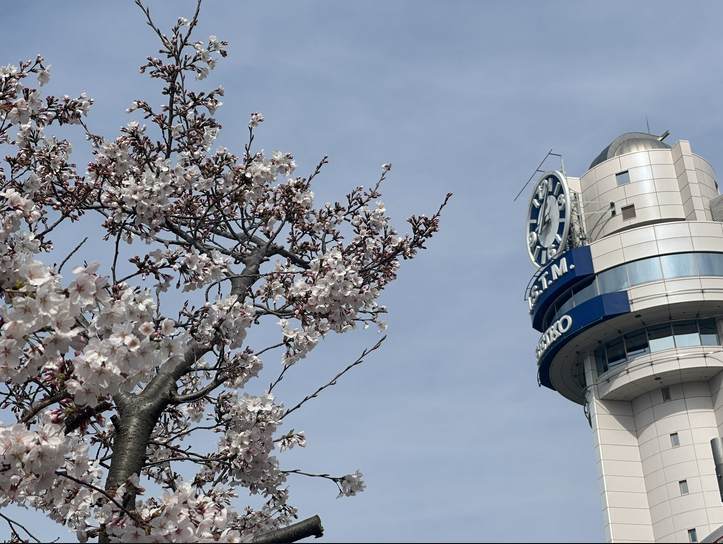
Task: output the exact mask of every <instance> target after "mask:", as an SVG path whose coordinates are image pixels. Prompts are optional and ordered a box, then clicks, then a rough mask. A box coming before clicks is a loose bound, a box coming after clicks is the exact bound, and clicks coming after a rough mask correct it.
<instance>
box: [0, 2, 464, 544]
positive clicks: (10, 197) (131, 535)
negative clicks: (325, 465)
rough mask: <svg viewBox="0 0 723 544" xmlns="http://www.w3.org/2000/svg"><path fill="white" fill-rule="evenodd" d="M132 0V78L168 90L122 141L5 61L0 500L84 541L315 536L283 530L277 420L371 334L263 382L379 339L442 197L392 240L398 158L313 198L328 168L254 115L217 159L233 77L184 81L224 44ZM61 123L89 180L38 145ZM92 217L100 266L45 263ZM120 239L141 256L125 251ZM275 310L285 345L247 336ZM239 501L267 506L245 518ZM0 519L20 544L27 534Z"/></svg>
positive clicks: (40, 74)
mask: <svg viewBox="0 0 723 544" xmlns="http://www.w3.org/2000/svg"><path fill="white" fill-rule="evenodd" d="M136 3H137V4H138V5H139V6H140V8H141V9H142V10H143V13H144V16H145V18H146V21H147V23H148V25H149V26H150V28H151V29H152V30H153V31H154V32H155V33H156V34H157V36H158V39H159V40H160V43H161V49H160V53H159V57H148V58H147V60H146V62H145V64H144V65H143V66H142V67H141V69H140V71H141V72H142V73H145V74H147V75H149V76H150V77H151V78H156V79H158V80H160V81H161V82H162V84H163V91H162V94H163V97H164V101H165V105H163V107H161V108H154V107H152V106H151V105H150V104H149V103H148V102H146V101H143V100H137V101H134V102H133V103H132V104H131V106H130V108H129V109H128V111H127V113H128V114H130V117H131V120H130V122H129V123H128V124H127V125H126V126H124V127H122V128H121V129H120V135H119V136H118V137H116V138H114V139H106V138H105V137H102V136H99V135H96V134H94V133H93V132H92V130H91V125H92V123H90V122H88V123H86V117H87V116H88V114H89V111H90V109H91V106H92V104H93V100H92V99H91V98H88V97H86V96H85V95H81V96H79V97H78V98H70V97H68V96H62V97H53V96H45V97H44V96H43V95H42V94H41V91H40V90H39V89H37V88H35V87H34V85H33V84H34V83H35V81H37V86H38V87H42V86H43V85H44V84H45V83H47V82H48V81H49V78H50V66H49V65H47V64H46V63H45V60H44V59H43V58H42V57H40V56H38V57H37V58H36V59H34V60H31V61H21V62H20V63H19V64H18V65H13V64H8V65H6V66H2V67H0V146H2V147H3V151H4V155H5V158H4V163H0V197H1V198H0V218H1V219H2V222H1V223H0V290H1V292H2V294H3V296H4V301H3V305H1V306H0V325H1V329H0V410H1V413H2V417H3V422H2V423H1V424H0V507H2V506H5V505H8V504H16V505H20V506H24V507H31V508H35V509H38V510H42V511H43V512H44V513H45V514H46V515H47V516H48V517H49V518H51V519H52V520H54V521H56V522H58V523H60V524H62V525H66V526H67V527H69V528H70V529H71V530H73V531H75V534H76V535H77V538H78V539H79V540H80V541H81V542H85V541H87V540H89V539H95V538H98V539H99V540H100V541H105V542H116V541H118V542H132V541H153V542H176V541H178V542H195V541H219V542H226V541H229V542H238V541H250V540H254V539H255V540H256V541H264V539H266V540H267V541H268V540H269V539H270V540H280V539H282V538H292V539H295V538H300V537H302V536H306V535H308V534H319V533H320V525H319V523H318V518H317V519H316V520H313V519H312V520H311V522H307V523H306V525H305V527H306V526H310V525H313V528H312V529H302V530H301V532H300V533H298V532H297V533H294V534H293V535H292V537H289V535H285V534H281V533H278V532H273V531H278V530H282V531H283V528H284V527H285V526H287V525H289V524H290V523H292V522H294V520H295V519H296V518H297V513H296V509H295V508H294V507H293V506H291V504H290V503H289V502H288V497H289V488H288V486H287V484H286V479H287V475H288V474H289V472H296V473H300V474H305V473H303V472H301V471H299V470H294V471H288V470H284V469H283V468H281V464H280V462H279V460H278V459H277V457H276V455H274V453H275V450H277V451H278V452H279V453H282V452H284V451H285V450H287V449H290V448H294V447H297V446H298V447H304V446H306V440H307V439H306V436H305V435H304V433H303V432H295V431H294V430H286V429H285V427H284V424H285V423H286V421H287V420H286V418H287V416H289V414H291V413H293V412H294V411H296V410H297V409H299V408H301V407H302V406H303V405H304V404H305V403H306V402H308V401H309V400H311V399H313V398H314V397H316V396H317V395H318V394H320V393H321V392H322V391H323V390H324V389H325V388H327V387H329V386H331V385H334V384H335V383H336V380H337V379H338V378H340V377H341V376H342V375H343V374H345V373H346V372H347V371H348V370H349V369H351V368H352V367H353V366H355V365H357V364H359V363H361V362H362V360H363V359H364V357H365V356H366V355H367V354H368V353H369V352H370V351H373V350H376V349H377V348H378V347H379V346H380V344H381V340H380V342H379V343H377V344H376V345H375V346H373V347H371V348H370V349H368V350H366V351H365V352H364V353H362V354H361V356H360V357H359V359H358V360H356V361H354V362H353V363H351V364H350V365H349V366H347V367H346V369H345V370H343V371H342V372H340V373H339V374H338V375H337V376H334V377H333V378H332V379H331V380H330V381H329V382H328V383H326V384H323V385H321V387H319V388H318V389H317V390H316V391H313V392H308V393H309V394H308V395H307V396H306V398H304V400H302V401H301V402H300V403H298V404H297V405H295V406H292V407H290V408H286V407H285V406H284V404H283V403H282V402H280V401H278V400H277V399H276V398H275V396H274V388H275V386H276V385H277V384H278V383H279V381H280V380H281V379H282V378H283V377H284V375H285V374H286V373H287V372H288V371H289V369H290V368H291V367H292V366H294V365H297V364H298V365H303V363H300V361H302V360H303V359H305V358H306V357H307V356H308V355H309V353H310V352H311V351H312V350H313V349H314V347H315V346H316V345H317V344H318V342H319V340H320V339H322V338H324V337H325V335H327V334H330V333H337V334H341V333H346V332H349V331H352V330H354V329H356V328H358V327H364V328H366V327H368V326H374V327H378V329H379V330H380V331H382V330H384V328H385V324H384V322H383V321H382V320H381V317H382V315H383V314H384V313H385V312H386V308H385V307H384V306H382V305H380V304H379V303H378V299H379V296H380V294H381V292H382V291H383V289H384V288H385V286H386V285H387V284H388V283H389V282H391V281H392V280H394V279H395V277H396V273H397V269H398V268H399V266H400V262H401V261H402V260H406V259H411V258H412V257H414V255H415V254H416V252H417V251H418V250H419V249H423V248H424V244H425V242H426V241H427V240H428V239H429V238H430V237H431V236H432V235H433V233H434V232H436V231H437V229H438V219H439V213H440V211H441V209H442V207H443V206H444V204H445V203H446V202H447V198H449V196H450V195H447V198H445V199H444V202H443V203H442V206H441V207H440V209H439V210H438V211H437V212H436V213H435V214H434V215H432V216H431V217H427V216H424V215H421V216H418V217H415V216H412V217H411V218H410V219H408V222H409V233H407V234H405V235H400V234H399V233H398V232H397V231H396V230H395V229H394V228H393V227H392V226H391V225H390V224H389V220H390V219H389V217H387V215H386V209H385V207H384V204H383V203H382V201H381V200H380V197H381V193H380V186H381V184H382V183H383V181H384V179H385V177H386V176H387V174H388V173H389V169H390V168H391V166H390V165H383V166H382V171H381V176H380V178H379V179H378V181H376V183H375V184H373V185H372V187H371V188H369V189H366V190H365V189H363V188H362V187H358V188H356V189H353V190H352V191H351V192H350V193H349V194H348V195H346V197H345V198H344V199H343V200H342V202H336V203H333V204H331V203H327V204H325V205H323V206H320V207H315V205H314V193H313V192H312V190H311V183H312V180H313V179H314V178H315V177H316V176H317V175H319V173H320V171H321V170H322V168H323V165H324V164H325V163H326V158H324V159H323V160H322V161H321V162H320V163H319V164H318V166H317V167H316V168H315V169H314V170H313V172H312V173H311V174H310V175H309V176H308V177H300V176H295V174H294V173H295V170H296V164H295V162H294V159H293V157H292V155H290V154H289V153H284V152H280V151H275V152H273V153H272V154H270V155H267V154H265V153H264V152H262V151H255V150H254V148H253V146H252V144H253V141H254V133H255V130H256V129H257V127H258V126H259V124H260V123H261V122H263V120H264V118H263V115H261V114H260V113H253V114H251V118H250V121H249V138H248V142H247V143H246V144H245V147H244V149H243V150H242V152H241V154H240V155H234V154H233V153H232V152H231V151H230V150H228V149H226V148H224V147H216V148H215V149H213V147H214V140H215V139H216V137H217V135H218V133H219V130H220V129H221V126H220V124H219V123H218V122H217V121H216V119H215V118H214V115H215V112H216V110H217V109H218V108H219V107H220V106H221V101H220V99H221V98H222V97H223V96H224V89H223V87H218V88H216V89H213V90H210V91H209V90H205V91H201V90H198V88H196V87H198V86H201V85H203V83H197V81H200V80H203V79H205V78H206V76H207V75H208V73H209V71H210V70H212V69H213V68H214V67H215V66H216V64H217V62H218V61H219V60H220V59H221V58H222V57H225V56H226V51H225V46H226V45H227V44H226V42H225V41H222V40H219V39H217V38H216V37H215V36H211V37H210V38H209V39H208V41H207V42H200V41H195V39H192V33H193V31H194V28H195V27H196V25H197V21H198V15H199V9H200V3H201V2H200V0H199V2H198V6H197V9H196V12H195V15H194V16H193V17H192V18H191V19H190V20H188V19H184V18H179V19H178V21H177V23H176V24H175V26H173V28H172V30H171V33H170V35H166V34H164V33H163V32H161V31H160V30H159V28H158V27H157V26H156V24H155V23H154V22H153V20H152V19H151V15H150V12H149V10H148V9H147V8H146V7H144V6H143V5H142V4H141V3H140V1H139V0H137V2H136ZM192 87H193V88H194V89H195V90H193V89H192ZM60 125H75V126H77V128H78V134H79V135H82V136H83V137H85V140H84V141H85V142H87V145H89V146H90V147H91V148H92V153H93V160H92V161H91V162H90V163H89V164H88V166H87V168H86V169H85V171H84V172H81V171H79V170H78V168H77V167H76V165H75V164H73V163H72V162H71V151H72V147H71V144H70V142H69V141H67V140H65V139H58V138H56V137H51V136H49V135H48V132H49V131H48V128H49V127H51V126H60ZM92 214H99V215H100V217H102V222H103V223H102V225H103V229H104V239H105V240H106V241H107V246H108V252H107V255H108V259H107V262H106V263H105V264H101V263H100V262H98V261H95V262H90V263H89V262H83V263H77V262H76V263H73V260H74V254H75V251H73V252H71V253H70V254H68V255H67V256H66V258H65V259H64V260H63V262H61V263H60V265H59V266H57V265H52V266H51V265H49V264H47V263H46V262H44V261H43V255H46V256H47V254H48V252H50V251H51V249H52V248H53V242H52V238H53V236H54V235H57V234H58V233H59V232H63V233H68V232H76V234H74V236H78V234H77V229H84V228H87V227H85V226H84V225H85V223H86V221H87V220H88V218H89V217H91V215H92ZM81 232H82V231H81ZM64 235H67V234H64ZM129 248H133V249H132V251H135V252H139V253H138V254H136V255H132V256H130V258H128V255H130V253H128V252H129V251H131V250H130V249H129ZM138 248H140V249H138ZM76 249H77V248H76ZM45 260H46V261H48V260H49V259H47V258H46V259H45ZM66 265H67V266H68V267H71V273H70V274H68V273H67V268H66ZM73 265H75V266H73ZM179 301H180V302H179ZM162 307H163V308H164V311H163V312H162V311H161V308H162ZM166 308H169V309H168V310H165V309H166ZM267 321H271V322H273V323H275V324H276V325H277V326H278V332H277V339H276V341H275V342H273V343H271V344H270V345H255V343H254V342H250V341H247V333H248V332H249V330H250V329H251V328H252V327H253V326H256V325H259V324H261V323H262V322H267ZM382 340H383V338H382ZM262 360H263V361H264V362H266V364H267V365H268V364H278V365H279V373H278V377H277V378H276V380H275V381H274V382H273V383H271V384H270V385H269V386H268V387H267V388H266V389H265V390H264V387H263V386H260V387H259V386H257V387H256V388H252V386H253V383H254V382H252V381H251V380H252V378H254V377H257V376H258V373H259V371H260V370H261V368H262V365H263V363H262ZM250 389H252V391H253V393H252V391H249V390H250ZM199 432H212V433H214V436H215V444H213V446H212V447H210V448H209V450H208V451H202V450H199V449H198V448H195V447H191V445H190V444H189V441H190V438H191V437H192V436H193V435H194V434H196V433H199ZM179 466H184V467H191V470H190V471H189V470H188V469H185V470H186V472H185V473H186V474H191V476H190V477H186V478H185V479H184V477H182V476H181V475H180V473H179V469H178V467H179ZM181 472H183V471H181ZM307 475H308V476H320V477H323V478H326V479H328V480H330V481H331V482H333V483H334V484H336V487H337V490H338V494H339V496H353V495H355V494H357V493H359V492H361V491H362V490H363V489H364V487H365V484H364V482H363V480H362V474H361V473H360V472H358V471H357V472H355V473H353V474H347V475H340V476H330V475H326V474H322V475H319V474H307ZM146 488H147V489H146ZM242 493H243V494H248V493H250V494H252V495H258V496H259V497H261V500H260V501H259V504H261V506H260V507H250V506H249V507H247V508H245V509H243V508H240V509H239V508H238V505H237V503H238V501H239V500H240V499H238V500H237V499H236V498H237V497H238V496H239V495H240V494H242ZM0 516H2V517H3V518H5V519H6V520H7V522H8V527H9V530H10V538H11V540H20V539H23V538H28V537H30V538H32V534H30V532H28V531H27V529H26V528H24V527H23V526H21V525H20V524H19V523H17V522H16V521H14V520H12V519H10V518H9V517H8V516H5V515H4V514H2V513H0ZM297 528H298V527H297ZM24 530H25V531H26V532H25V533H24V532H23V531H24Z"/></svg>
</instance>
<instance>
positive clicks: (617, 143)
mask: <svg viewBox="0 0 723 544" xmlns="http://www.w3.org/2000/svg"><path fill="white" fill-rule="evenodd" d="M665 136H667V134H666V135H665ZM663 137H664V136H654V135H653V134H646V133H645V132H628V133H626V134H623V135H622V136H618V137H617V138H615V139H614V140H613V142H612V143H611V144H610V145H609V146H607V147H606V148H605V149H603V150H602V152H601V153H600V154H599V155H598V156H597V157H596V158H595V160H594V161H592V163H591V164H590V168H589V169H592V168H593V167H595V166H597V165H598V164H600V163H601V162H603V161H606V160H608V159H612V158H613V157H617V156H618V155H623V154H625V153H632V152H634V151H643V150H645V149H670V146H669V145H668V144H666V143H665V142H664V141H662V139H661V138H663Z"/></svg>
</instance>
